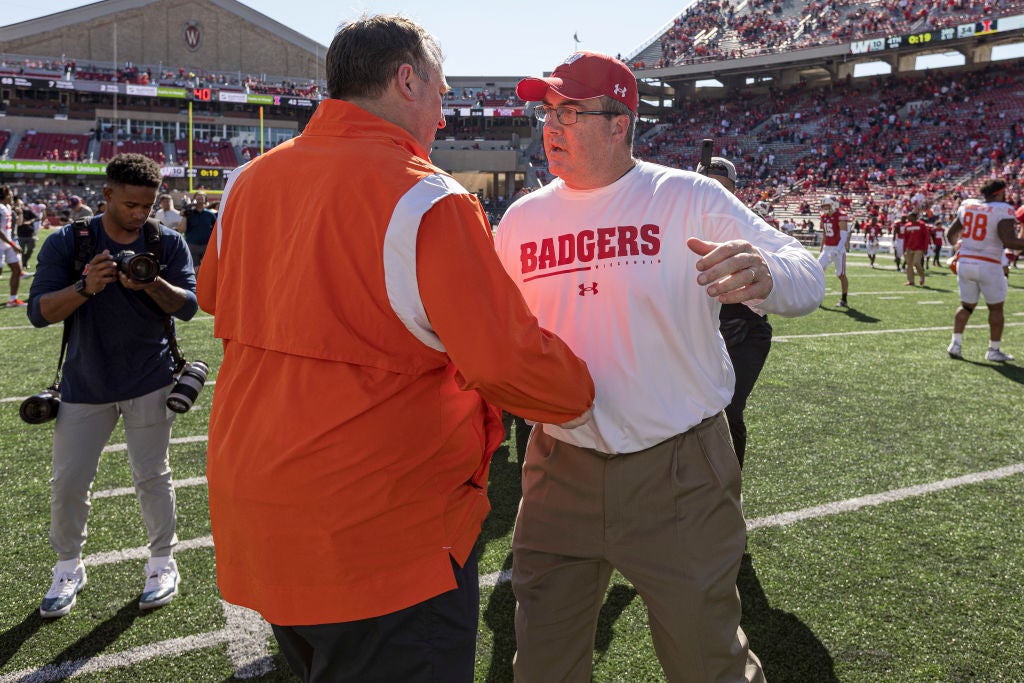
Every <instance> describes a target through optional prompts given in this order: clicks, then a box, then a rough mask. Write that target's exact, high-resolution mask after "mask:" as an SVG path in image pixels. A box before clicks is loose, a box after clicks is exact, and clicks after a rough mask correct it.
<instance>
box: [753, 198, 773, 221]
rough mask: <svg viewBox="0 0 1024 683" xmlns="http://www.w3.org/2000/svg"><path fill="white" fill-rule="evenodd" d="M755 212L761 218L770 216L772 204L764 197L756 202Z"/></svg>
mask: <svg viewBox="0 0 1024 683" xmlns="http://www.w3.org/2000/svg"><path fill="white" fill-rule="evenodd" d="M754 213H756V214H757V215H758V216H760V217H761V218H768V216H770V215H771V213H772V205H771V204H769V203H768V202H766V201H764V200H763V199H762V200H761V201H759V202H756V203H755V204H754Z"/></svg>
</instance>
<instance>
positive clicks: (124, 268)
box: [114, 250, 160, 283]
mask: <svg viewBox="0 0 1024 683" xmlns="http://www.w3.org/2000/svg"><path fill="white" fill-rule="evenodd" d="M114 262H115V263H117V269H118V270H119V271H121V272H122V273H124V274H125V275H127V276H128V277H129V278H131V279H132V280H134V281H135V282H142V283H147V282H152V281H153V280H155V279H156V277H157V275H159V274H160V261H158V260H157V258H156V256H154V255H153V254H151V253H149V252H148V251H147V252H143V253H141V254H136V253H135V252H134V251H128V250H126V251H122V252H120V253H119V254H117V256H115V257H114Z"/></svg>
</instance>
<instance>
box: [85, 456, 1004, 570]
mask: <svg viewBox="0 0 1024 683" xmlns="http://www.w3.org/2000/svg"><path fill="white" fill-rule="evenodd" d="M1022 472H1024V463H1018V464H1016V465H1008V466H1006V467H1000V468H999V469H995V470H989V471H987V472H975V473H974V474H965V475H963V476H961V477H953V478H951V479H943V480H941V481H936V482H932V483H930V484H918V485H916V486H908V487H906V488H902V489H893V490H892V491H884V492H882V493H874V494H871V495H867V496H859V497H857V498H848V499H846V500H839V501H835V502H832V503H825V504H824V505H815V506H813V507H809V508H803V509H802V510H793V511H790V512H782V513H780V514H777V515H769V516H768V517H757V518H755V519H748V520H747V530H748V531H753V530H755V529H763V528H765V527H774V526H786V525H788V524H793V523H794V522H800V521H804V520H808V519H815V518H818V517H827V516H829V515H837V514H840V513H842V512H852V511H854V510H859V509H860V508H863V507H874V506H876V505H883V504H885V503H894V502H896V501H898V500H904V499H906V498H914V497H916V496H923V495H926V494H929V493H935V492H937V491H946V490H948V489H952V488H956V487H958V486H966V485H967V484H977V483H979V482H982V481H990V480H993V479H1005V478H1006V477H1012V476H1013V475H1015V474H1021V473H1022ZM211 547H213V536H203V537H201V538H193V539H190V540H188V541H181V542H179V543H178V545H177V547H176V548H175V551H179V550H194V549H197V548H211ZM148 556H149V550H148V549H147V548H146V547H145V546H141V547H138V548H128V549H126V550H116V551H112V552H107V553H96V554H95V555H89V556H88V557H86V558H85V560H84V561H85V563H86V564H88V565H90V566H92V565H101V564H112V563H114V562H121V561H123V560H137V559H144V558H146V557H148ZM511 575H512V571H511V570H509V569H503V570H501V571H497V572H491V573H490V574H484V575H482V576H481V577H480V585H481V586H489V587H492V588H493V587H494V586H497V585H498V584H501V583H505V582H507V581H508V580H509V577H510V576H511Z"/></svg>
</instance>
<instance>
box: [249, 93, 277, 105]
mask: <svg viewBox="0 0 1024 683" xmlns="http://www.w3.org/2000/svg"><path fill="white" fill-rule="evenodd" d="M274 99H275V97H274V96H273V95H246V96H245V101H246V103H247V104H276V102H274Z"/></svg>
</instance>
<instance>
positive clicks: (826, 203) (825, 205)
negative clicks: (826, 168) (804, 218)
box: [821, 194, 839, 213]
mask: <svg viewBox="0 0 1024 683" xmlns="http://www.w3.org/2000/svg"><path fill="white" fill-rule="evenodd" d="M838 208H839V202H838V201H836V198H835V197H833V196H832V195H830V194H827V195H825V196H824V197H822V198H821V210H822V211H824V212H825V213H832V212H833V211H835V210H836V209H838Z"/></svg>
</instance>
